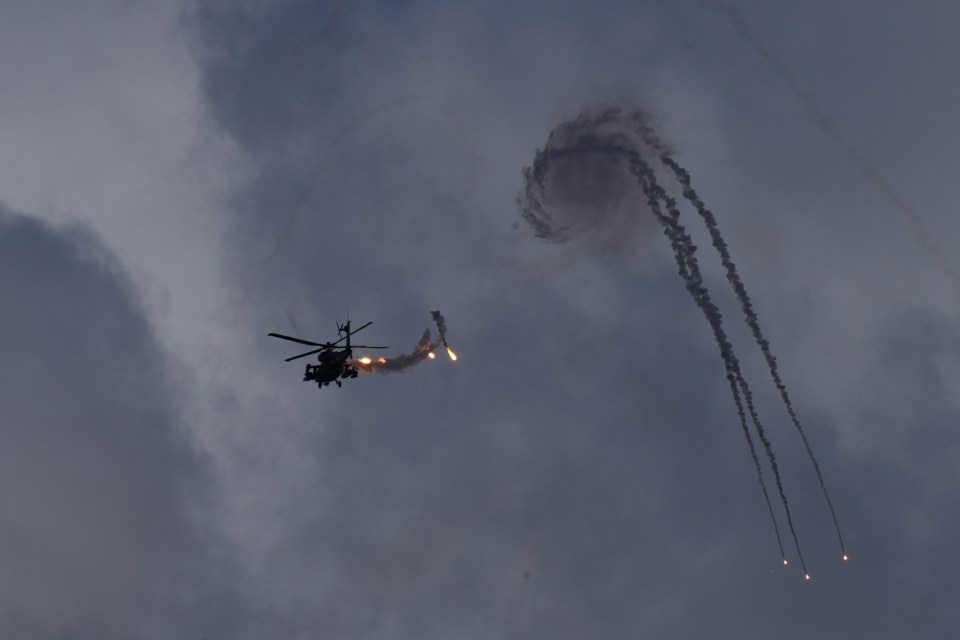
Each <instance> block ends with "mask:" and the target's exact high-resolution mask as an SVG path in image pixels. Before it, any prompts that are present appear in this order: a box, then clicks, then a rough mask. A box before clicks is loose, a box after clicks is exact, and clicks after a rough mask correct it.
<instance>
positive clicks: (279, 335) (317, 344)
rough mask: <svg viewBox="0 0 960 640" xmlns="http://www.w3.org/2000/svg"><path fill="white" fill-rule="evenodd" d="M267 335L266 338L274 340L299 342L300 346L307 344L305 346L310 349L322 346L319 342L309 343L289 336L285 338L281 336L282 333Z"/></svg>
mask: <svg viewBox="0 0 960 640" xmlns="http://www.w3.org/2000/svg"><path fill="white" fill-rule="evenodd" d="M267 335H268V336H272V337H274V338H280V339H281V340H289V341H290V342H299V343H300V344H307V345H310V346H311V347H322V346H323V345H322V344H320V343H319V342H310V341H309V340H301V339H300V338H293V337H291V336H285V335H283V334H282V333H268V334H267Z"/></svg>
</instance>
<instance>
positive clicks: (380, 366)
mask: <svg viewBox="0 0 960 640" xmlns="http://www.w3.org/2000/svg"><path fill="white" fill-rule="evenodd" d="M430 315H431V316H432V317H433V321H434V323H436V325H437V334H438V335H437V338H436V340H434V339H433V338H432V336H431V334H430V329H426V330H424V332H423V334H422V335H421V336H420V340H418V341H417V344H416V346H414V348H413V351H412V352H411V353H408V354H400V355H398V356H395V357H393V358H389V359H387V358H383V357H381V358H377V359H376V360H373V359H372V358H368V357H367V356H364V357H362V358H358V359H356V360H353V366H355V367H356V368H357V369H359V370H360V371H365V372H368V373H393V372H396V371H404V370H405V369H408V368H410V367H412V366H414V365H416V364H419V363H421V362H423V361H424V360H426V359H427V358H430V359H431V360H433V359H435V358H436V357H437V354H436V350H437V349H439V348H440V347H441V346H444V347H447V324H446V322H445V321H444V319H443V316H442V315H440V312H439V311H431V312H430ZM447 353H448V354H449V355H450V358H451V359H452V360H456V359H457V356H456V354H454V353H453V351H452V350H451V349H450V348H449V347H447Z"/></svg>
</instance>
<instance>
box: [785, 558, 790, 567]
mask: <svg viewBox="0 0 960 640" xmlns="http://www.w3.org/2000/svg"><path fill="white" fill-rule="evenodd" d="M788 564H790V561H789V560H787V559H786V558H784V559H783V566H787V565H788Z"/></svg>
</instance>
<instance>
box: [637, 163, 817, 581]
mask: <svg viewBox="0 0 960 640" xmlns="http://www.w3.org/2000/svg"><path fill="white" fill-rule="evenodd" d="M630 169H631V172H632V173H633V174H634V175H636V176H637V178H638V179H639V180H640V183H641V186H642V188H643V190H644V193H646V194H647V203H648V204H649V206H650V209H651V210H652V211H653V214H654V216H655V217H656V219H657V221H658V222H660V224H661V226H662V227H663V229H664V233H665V234H666V235H667V237H668V238H669V239H670V243H671V245H672V246H673V249H674V255H675V258H676V260H677V264H678V266H679V270H680V276H681V277H683V278H684V280H685V283H686V287H687V291H688V292H689V293H690V295H691V297H692V298H693V300H694V302H695V303H696V304H697V306H698V307H700V310H701V311H702V312H703V315H704V317H706V319H707V322H708V323H709V324H710V327H711V329H712V330H713V335H714V338H715V340H716V342H717V346H718V347H719V348H720V357H721V359H722V360H723V363H724V367H725V368H726V372H727V380H728V381H729V383H730V389H731V393H732V395H733V400H734V404H735V405H736V407H737V414H738V416H739V418H740V423H741V427H742V429H743V432H744V435H745V436H746V439H747V443H748V448H749V449H750V453H751V456H752V457H753V459H754V462H755V467H756V469H757V473H758V478H759V480H760V484H761V489H762V491H763V494H764V497H765V499H766V501H767V508H768V510H769V511H770V515H771V519H772V520H773V523H774V529H775V531H776V534H777V543H778V544H779V545H780V553H781V557H784V558H785V556H784V555H783V543H782V541H781V539H780V531H779V527H778V526H777V524H776V517H775V516H774V515H773V507H772V506H771V504H770V497H769V494H768V493H767V489H766V483H765V481H764V480H763V472H762V469H761V468H760V464H759V460H758V459H757V456H756V450H755V448H754V446H753V439H752V438H751V437H750V432H749V429H748V428H747V425H746V419H745V416H744V411H743V404H744V402H745V403H746V406H747V412H748V413H749V415H750V419H751V422H752V423H753V426H754V429H755V430H756V432H757V437H758V438H760V442H761V443H763V447H764V450H765V452H766V454H767V460H768V461H769V463H770V468H771V469H772V471H773V477H774V480H775V481H776V485H777V491H778V492H779V494H780V501H781V502H782V504H783V510H784V513H785V514H786V517H787V526H788V527H789V530H790V535H791V537H792V538H793V543H794V547H795V548H796V550H797V557H798V558H799V560H800V566H801V567H802V568H803V572H804V574H806V573H807V569H806V563H805V562H804V560H803V553H802V552H801V551H800V542H799V541H798V539H797V533H796V530H795V528H794V525H793V516H792V514H791V512H790V504H789V501H788V500H787V496H786V494H785V493H784V490H783V481H782V480H781V477H780V468H779V466H778V465H777V460H776V456H775V455H774V453H773V447H772V445H771V444H770V440H768V439H767V437H766V433H765V430H764V428H763V424H762V423H761V422H760V418H759V416H758V415H757V411H756V408H755V407H754V404H753V393H752V392H751V391H750V387H749V385H748V384H747V381H746V379H745V378H744V377H743V373H742V370H741V368H740V362H739V360H738V359H737V357H736V355H735V354H734V352H733V345H732V344H731V343H730V340H729V339H728V338H727V335H726V333H725V332H724V330H723V318H722V315H721V314H720V310H719V309H718V308H717V306H716V305H715V304H713V301H712V300H711V299H710V294H709V292H708V291H707V288H706V286H705V285H704V284H703V276H702V275H701V273H700V266H699V263H698V261H697V258H696V253H695V252H696V246H695V245H694V244H693V240H692V238H690V235H689V234H688V233H687V231H686V229H685V228H684V227H683V225H682V224H681V223H680V220H679V218H680V212H679V210H678V209H677V207H676V202H675V201H674V199H673V198H671V197H670V196H669V195H667V193H666V192H665V191H664V190H663V188H662V187H661V186H660V185H659V184H658V183H657V182H656V178H655V177H654V174H653V171H652V170H650V168H649V166H647V165H646V163H644V162H643V161H642V160H640V159H639V156H634V157H631V166H630ZM660 202H663V203H664V204H665V206H666V208H667V211H668V212H669V216H668V215H664V214H663V212H662V211H661V209H660ZM741 397H742V401H741Z"/></svg>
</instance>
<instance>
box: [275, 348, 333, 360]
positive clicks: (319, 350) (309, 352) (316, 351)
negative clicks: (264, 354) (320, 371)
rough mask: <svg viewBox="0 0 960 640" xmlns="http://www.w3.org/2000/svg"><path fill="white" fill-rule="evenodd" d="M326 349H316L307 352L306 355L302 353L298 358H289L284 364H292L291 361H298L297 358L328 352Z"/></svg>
mask: <svg viewBox="0 0 960 640" xmlns="http://www.w3.org/2000/svg"><path fill="white" fill-rule="evenodd" d="M326 350H327V348H326V347H321V348H319V349H314V350H313V351H307V352H306V353H301V354H300V355H298V356H293V357H292V358H287V359H286V360H284V362H290V361H291V360H296V359H297V358H302V357H304V356H312V355H313V354H315V353H320V352H321V351H326Z"/></svg>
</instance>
